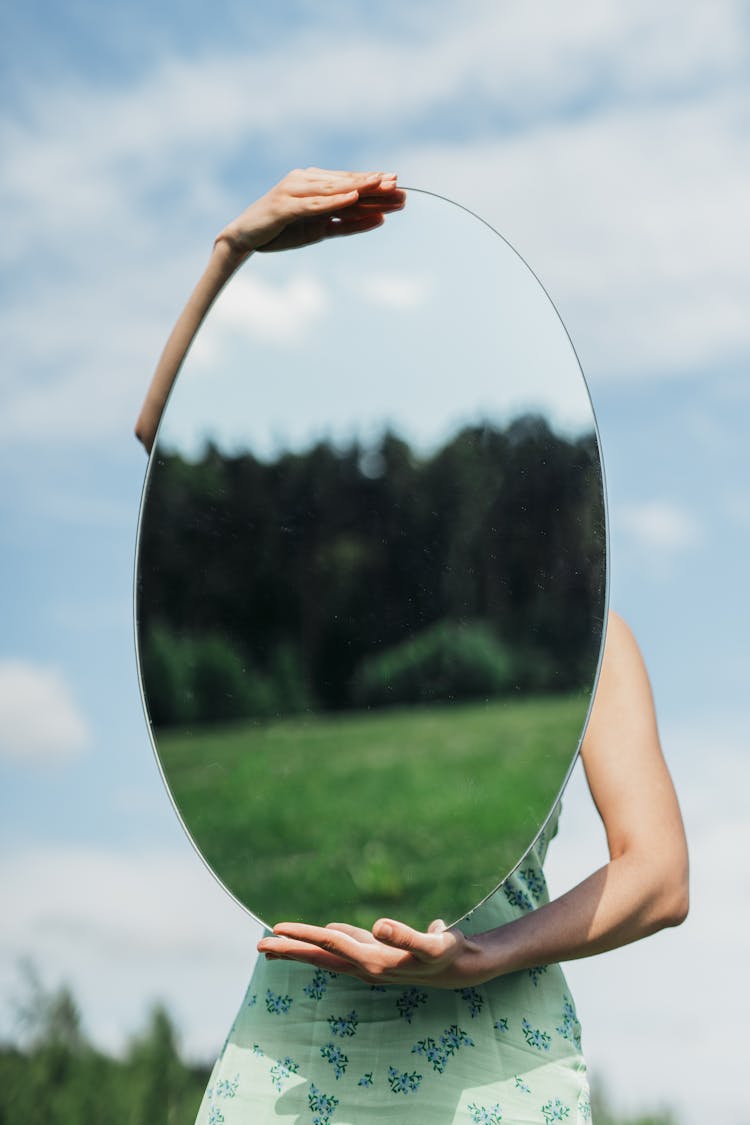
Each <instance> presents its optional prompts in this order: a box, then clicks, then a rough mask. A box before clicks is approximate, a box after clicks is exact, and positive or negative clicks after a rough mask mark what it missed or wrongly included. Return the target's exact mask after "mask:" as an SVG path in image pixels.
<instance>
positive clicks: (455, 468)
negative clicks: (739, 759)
mask: <svg viewBox="0 0 750 1125" xmlns="http://www.w3.org/2000/svg"><path fill="white" fill-rule="evenodd" d="M603 551H604V522H603V497H602V490H601V479H600V473H599V460H598V451H597V446H596V440H595V437H594V435H593V434H592V435H589V436H587V437H584V438H580V439H578V440H569V439H566V438H563V437H561V436H559V435H557V434H555V433H553V431H551V430H550V428H549V426H548V425H547V424H546V422H545V421H544V420H543V419H541V418H537V417H532V416H529V417H523V418H519V419H517V420H516V421H515V422H513V423H512V424H511V425H509V426H508V427H507V428H506V429H498V428H497V427H493V426H491V425H476V426H470V427H466V428H465V429H463V430H461V431H460V432H458V433H457V434H455V436H454V437H453V438H452V439H450V440H449V441H448V442H447V443H446V444H445V445H444V446H443V447H442V448H440V449H438V450H437V451H435V452H434V453H433V454H432V455H430V456H428V457H418V456H417V455H416V454H415V453H414V452H413V451H412V449H411V448H410V447H409V446H408V445H407V444H406V443H405V442H404V441H402V440H401V439H400V438H399V437H397V436H396V435H395V434H393V433H386V434H385V435H384V436H383V437H382V438H381V439H380V441H379V442H377V443H376V444H375V445H374V446H368V447H365V446H363V445H361V444H358V443H356V442H355V443H353V444H352V445H351V446H349V447H348V448H345V449H341V448H337V447H334V446H332V445H330V444H328V443H326V442H320V443H318V444H317V445H316V446H314V447H313V448H311V449H309V450H308V451H306V452H304V453H284V454H281V455H279V456H278V457H277V458H276V459H275V460H273V461H271V462H263V461H260V460H259V459H257V458H256V457H254V456H253V455H252V454H251V453H245V454H242V455H239V456H229V455H223V454H222V453H220V452H219V451H218V450H217V449H215V448H213V447H210V446H209V447H208V448H207V449H206V451H205V453H204V454H203V456H202V457H201V458H200V459H199V460H197V461H195V462H188V461H187V460H184V459H183V458H182V457H181V456H180V455H179V454H177V453H167V452H166V451H163V450H162V451H161V455H160V457H159V458H158V460H157V462H156V463H155V464H154V466H153V470H152V473H151V477H150V482H149V492H148V506H147V509H146V513H145V518H144V521H143V525H142V529H141V542H140V547H139V619H140V620H139V630H140V637H141V644H142V650H143V657H144V672H145V680H146V691H147V696H148V699H149V704H150V708H151V712H152V717H153V718H154V720H155V721H156V722H157V723H161V724H165V723H181V722H182V723H184V722H191V721H200V719H201V717H203V718H205V717H206V716H207V715H208V713H209V711H210V712H212V714H213V715H214V716H215V717H216V718H219V717H224V718H231V717H233V716H234V717H236V716H238V715H243V716H247V717H263V716H264V715H265V714H268V713H273V714H276V713H279V714H289V713H293V712H295V711H299V710H301V709H303V708H304V707H311V708H313V709H316V710H340V709H346V708H349V707H351V706H352V703H353V700H352V697H351V688H352V684H353V683H354V680H355V673H356V671H357V669H358V668H360V667H362V666H363V665H364V664H365V662H367V661H369V660H371V659H373V658H375V657H377V656H378V655H379V654H381V653H384V652H386V651H388V650H391V649H395V648H397V647H399V646H401V645H404V644H406V643H408V642H409V640H410V639H415V638H417V637H418V636H419V635H420V634H424V633H425V631H427V630H430V629H431V628H433V627H435V626H437V624H438V623H439V622H461V621H466V622H469V621H471V622H474V621H480V620H481V621H484V622H486V623H487V624H488V625H489V626H490V627H491V629H492V632H493V634H494V635H495V636H498V637H500V638H502V642H503V644H504V645H505V646H507V647H508V648H510V649H511V650H512V651H513V654H514V672H515V678H516V680H515V682H516V683H517V684H518V686H519V688H521V689H522V690H532V691H540V690H545V691H546V690H550V689H551V690H560V691H564V690H569V689H580V688H585V687H587V686H588V688H589V689H590V686H591V682H592V678H593V672H594V669H595V666H596V658H597V655H598V647H599V639H600V631H601V624H602V615H603V612H604V572H603V565H602V564H603ZM166 634H169V635H170V636H171V637H172V642H171V648H170V644H169V643H165V636H166ZM185 636H188V637H190V638H191V644H193V645H194V644H196V643H197V641H198V639H201V643H203V642H204V641H205V645H206V649H207V651H205V652H203V651H202V652H201V654H200V658H199V659H198V657H197V656H196V659H197V660H198V663H199V664H200V673H199V674H197V673H193V678H192V679H191V678H190V677H188V682H187V683H186V680H185V668H184V653H182V654H181V652H180V651H177V652H175V650H174V649H175V643H177V648H178V649H179V644H180V643H182V642H175V638H184V637H185ZM218 636H221V638H222V644H223V648H224V652H223V653H221V654H220V653H219V652H218V650H215V651H214V649H213V646H212V642H210V641H209V640H208V638H215V637H218ZM208 650H211V651H210V652H209V651H208ZM241 670H244V671H241ZM196 675H198V679H199V680H200V686H198V685H196V683H195V682H194V679H195V676H196ZM160 679H162V680H163V684H164V686H163V687H162V686H160V685H159V680H160ZM243 681H244V684H245V686H244V688H243ZM248 682H249V685H250V686H249V688H248ZM152 695H153V697H154V698H153V699H152ZM215 695H218V696H219V697H220V698H219V699H216V700H214V696H215ZM162 696H163V697H164V698H162ZM196 696H199V697H200V704H199V707H198V710H200V715H198V713H197V711H196ZM191 709H192V714H191Z"/></svg>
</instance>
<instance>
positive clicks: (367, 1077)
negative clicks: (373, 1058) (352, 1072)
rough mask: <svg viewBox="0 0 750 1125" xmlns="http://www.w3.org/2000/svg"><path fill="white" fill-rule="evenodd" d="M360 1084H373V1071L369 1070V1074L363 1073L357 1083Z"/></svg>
mask: <svg viewBox="0 0 750 1125" xmlns="http://www.w3.org/2000/svg"><path fill="white" fill-rule="evenodd" d="M357 1085H358V1086H372V1071H371V1070H368V1072H367V1074H363V1075H362V1077H361V1078H360V1080H359V1082H358V1083H357Z"/></svg>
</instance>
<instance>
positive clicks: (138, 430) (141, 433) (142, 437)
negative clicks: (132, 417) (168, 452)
mask: <svg viewBox="0 0 750 1125" xmlns="http://www.w3.org/2000/svg"><path fill="white" fill-rule="evenodd" d="M134 433H135V436H136V437H137V438H138V441H139V442H140V443H141V445H142V446H143V448H144V449H145V450H146V453H150V452H151V446H152V444H153V441H152V435H151V434H150V433H149V430H148V427H147V426H146V425H144V423H143V421H142V419H141V418H139V419H138V421H137V422H136V424H135V430H134Z"/></svg>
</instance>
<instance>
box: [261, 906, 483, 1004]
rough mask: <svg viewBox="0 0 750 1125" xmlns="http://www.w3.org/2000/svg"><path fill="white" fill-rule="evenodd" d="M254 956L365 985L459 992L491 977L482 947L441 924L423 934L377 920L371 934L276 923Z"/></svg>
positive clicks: (342, 927)
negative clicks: (325, 971) (301, 964)
mask: <svg viewBox="0 0 750 1125" xmlns="http://www.w3.org/2000/svg"><path fill="white" fill-rule="evenodd" d="M258 951H259V952H260V953H264V954H265V955H266V957H267V959H268V960H289V961H302V962H304V963H306V964H308V965H314V966H316V968H320V969H328V970H329V971H330V972H334V973H346V974H348V975H349V976H353V977H357V978H359V980H362V981H366V982H367V983H368V984H407V985H408V984H424V985H427V986H428V987H430V988H462V987H466V986H468V985H472V984H480V983H482V982H483V981H485V980H488V979H489V977H490V976H493V975H495V974H494V973H493V972H492V971H491V970H488V968H487V965H486V963H485V961H484V957H483V951H482V947H481V945H480V944H479V943H478V942H477V941H476V940H475V939H473V938H467V937H465V936H464V934H462V933H461V931H460V930H450V929H448V928H447V927H446V925H445V923H444V922H441V921H435V922H433V923H432V924H431V925H430V927H429V928H428V930H427V933H422V932H420V931H419V930H413V929H411V928H410V927H409V926H405V925H404V924H403V923H402V922H394V921H392V920H391V919H388V918H381V919H380V921H378V922H376V923H375V925H374V926H373V928H372V930H371V931H370V930H363V929H360V928H359V927H357V926H347V925H345V924H344V923H341V922H331V923H329V925H327V926H307V925H304V924H302V923H297V922H280V923H279V924H278V925H277V926H274V930H273V934H272V935H267V936H266V937H264V938H262V939H261V940H260V941H259V942H258ZM483 970H484V971H483Z"/></svg>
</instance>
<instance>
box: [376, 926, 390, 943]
mask: <svg viewBox="0 0 750 1125" xmlns="http://www.w3.org/2000/svg"><path fill="white" fill-rule="evenodd" d="M376 937H379V938H383V940H384V941H388V940H389V939H390V938H392V937H393V926H389V925H388V923H387V922H386V923H384V925H382V926H378V932H377V934H376Z"/></svg>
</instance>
